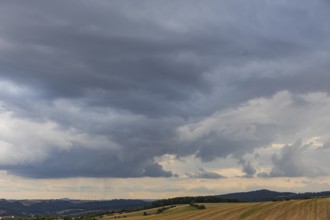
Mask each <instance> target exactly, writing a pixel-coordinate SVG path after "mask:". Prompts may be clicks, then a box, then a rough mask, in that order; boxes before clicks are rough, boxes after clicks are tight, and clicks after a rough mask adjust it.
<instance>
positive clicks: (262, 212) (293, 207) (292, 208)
mask: <svg viewBox="0 0 330 220" xmlns="http://www.w3.org/2000/svg"><path fill="white" fill-rule="evenodd" d="M204 205H205V206H206V209H204V210H197V209H195V208H193V207H191V206H189V205H178V206H176V207H173V208H170V209H167V210H165V211H164V212H162V213H161V214H156V211H155V209H152V210H144V211H140V212H135V213H129V214H121V215H117V216H105V217H104V218H103V219H105V220H107V219H109V220H110V219H114V218H116V219H118V218H125V219H128V220H144V219H145V220H189V219H191V220H202V219H208V220H209V219H210V220H211V219H226V220H235V219H256V220H257V219H258V220H259V219H264V220H266V219H267V220H275V219H281V220H284V219H288V220H301V219H318V220H322V219H324V220H328V219H330V198H318V199H308V200H293V201H281V202H260V203H218V204H204ZM144 212H146V213H148V215H147V216H143V214H144ZM124 216H125V217H124Z"/></svg>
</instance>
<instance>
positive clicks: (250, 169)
mask: <svg viewBox="0 0 330 220" xmlns="http://www.w3.org/2000/svg"><path fill="white" fill-rule="evenodd" d="M239 163H240V164H242V165H243V172H244V173H245V176H244V177H246V178H252V177H254V175H255V174H256V173H257V170H256V168H255V167H254V166H252V164H251V162H250V161H245V160H243V159H242V160H240V162H239Z"/></svg>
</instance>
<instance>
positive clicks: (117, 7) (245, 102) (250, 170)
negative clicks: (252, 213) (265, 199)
mask: <svg viewBox="0 0 330 220" xmlns="http://www.w3.org/2000/svg"><path fill="white" fill-rule="evenodd" d="M329 20H330V1H328V0H318V1H310V0H290V1H288V0H278V1H273V0H249V1H245V0H222V1H218V0H205V1H198V0H189V1H188V0H170V1H161V0H139V1H135V0H111V1H106V0H93V1H87V0H69V1H67V0H58V1H50V0H47V1H45V0H30V1H22V0H21V1H19V0H11V1H1V2H0V190H1V197H4V198H17V199H18V198H20V199H31V198H44V199H46V198H67V197H70V198H77V199H113V198H168V197H174V196H187V195H212V194H222V193H228V192H235V191H247V190H255V189H262V188H267V189H271V190H278V191H295V192H302V191H322V190H330V170H329V167H330V160H329V154H330V133H329V131H330V114H329V113H330V96H329V92H330V86H329V85H330V72H329V70H330V62H329V59H330V23H329Z"/></svg>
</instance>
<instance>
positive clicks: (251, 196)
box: [216, 189, 330, 202]
mask: <svg viewBox="0 0 330 220" xmlns="http://www.w3.org/2000/svg"><path fill="white" fill-rule="evenodd" d="M216 197H218V198H225V199H237V200H239V201H241V202H266V201H273V200H281V199H305V198H317V197H330V191H325V192H316V193H311V192H306V193H293V192H275V191H270V190H266V189H262V190H256V191H250V192H238V193H229V194H223V195H217V196H216Z"/></svg>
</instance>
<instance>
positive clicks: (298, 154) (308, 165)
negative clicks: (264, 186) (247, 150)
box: [259, 140, 326, 177]
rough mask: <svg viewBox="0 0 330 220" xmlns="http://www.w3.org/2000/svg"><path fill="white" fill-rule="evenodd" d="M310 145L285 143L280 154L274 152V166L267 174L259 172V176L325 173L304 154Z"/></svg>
mask: <svg viewBox="0 0 330 220" xmlns="http://www.w3.org/2000/svg"><path fill="white" fill-rule="evenodd" d="M309 147H310V144H303V143H302V142H301V140H300V141H297V142H296V143H294V144H292V145H285V146H284V147H283V148H282V150H281V154H280V156H279V155H276V154H274V155H273V157H272V162H273V164H274V167H273V168H272V170H271V171H270V173H269V174H268V175H267V173H261V174H260V175H259V176H260V177H266V176H269V177H302V176H309V177H315V176H322V175H326V172H325V171H324V170H322V169H321V168H319V167H318V166H317V165H316V164H315V163H313V162H312V161H311V160H310V159H309V158H306V157H307V156H306V155H305V154H304V152H305V151H306V150H308V148H309Z"/></svg>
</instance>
